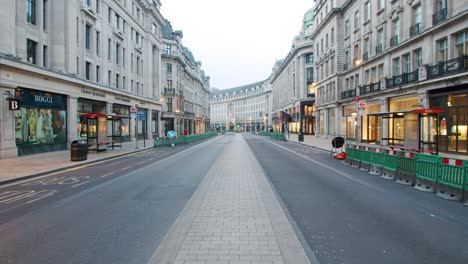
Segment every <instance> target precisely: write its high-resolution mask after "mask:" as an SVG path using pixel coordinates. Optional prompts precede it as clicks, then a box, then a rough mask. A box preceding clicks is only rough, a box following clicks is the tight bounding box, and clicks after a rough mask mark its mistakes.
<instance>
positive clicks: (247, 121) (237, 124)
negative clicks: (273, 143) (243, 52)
mask: <svg viewBox="0 0 468 264" xmlns="http://www.w3.org/2000/svg"><path fill="white" fill-rule="evenodd" d="M210 108H211V118H210V119H211V129H212V130H217V131H226V130H231V131H239V132H240V131H269V129H270V128H271V125H272V123H271V120H272V119H271V114H270V113H271V109H272V94H271V84H270V80H265V81H261V82H256V83H251V84H248V85H243V86H239V87H235V88H230V89H224V90H218V89H212V95H211V98H210Z"/></svg>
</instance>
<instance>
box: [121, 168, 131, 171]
mask: <svg viewBox="0 0 468 264" xmlns="http://www.w3.org/2000/svg"><path fill="white" fill-rule="evenodd" d="M129 168H130V167H125V168H121V169H120V171H124V170H126V169H129Z"/></svg>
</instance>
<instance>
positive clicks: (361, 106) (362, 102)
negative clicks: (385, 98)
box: [358, 101, 366, 108]
mask: <svg viewBox="0 0 468 264" xmlns="http://www.w3.org/2000/svg"><path fill="white" fill-rule="evenodd" d="M358 106H359V108H366V102H364V101H359V103H358Z"/></svg>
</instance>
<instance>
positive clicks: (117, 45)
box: [115, 43, 120, 65]
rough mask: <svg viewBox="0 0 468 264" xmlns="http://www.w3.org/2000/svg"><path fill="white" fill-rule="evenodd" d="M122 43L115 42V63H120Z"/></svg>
mask: <svg viewBox="0 0 468 264" xmlns="http://www.w3.org/2000/svg"><path fill="white" fill-rule="evenodd" d="M119 53H120V44H118V43H116V44H115V64H117V65H119V63H120V61H119V58H120V54H119Z"/></svg>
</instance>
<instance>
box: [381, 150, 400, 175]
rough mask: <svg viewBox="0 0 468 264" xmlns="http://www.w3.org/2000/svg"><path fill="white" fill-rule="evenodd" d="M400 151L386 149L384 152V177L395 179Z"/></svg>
mask: <svg viewBox="0 0 468 264" xmlns="http://www.w3.org/2000/svg"><path fill="white" fill-rule="evenodd" d="M399 154H400V151H397V150H391V149H386V150H385V154H384V162H383V166H382V176H381V177H382V178H385V179H389V180H395V175H396V169H397V163H398V155H399Z"/></svg>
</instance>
